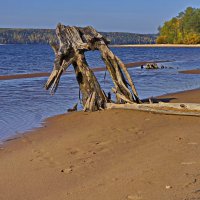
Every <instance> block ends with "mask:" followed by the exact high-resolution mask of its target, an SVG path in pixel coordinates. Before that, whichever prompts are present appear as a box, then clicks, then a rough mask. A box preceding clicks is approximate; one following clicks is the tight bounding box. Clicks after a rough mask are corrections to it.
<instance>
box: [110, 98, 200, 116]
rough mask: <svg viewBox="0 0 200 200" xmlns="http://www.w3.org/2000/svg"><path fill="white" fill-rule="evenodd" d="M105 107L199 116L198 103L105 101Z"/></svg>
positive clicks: (199, 108) (199, 105) (199, 106)
mask: <svg viewBox="0 0 200 200" xmlns="http://www.w3.org/2000/svg"><path fill="white" fill-rule="evenodd" d="M106 107H107V109H130V110H139V111H146V112H154V113H161V114H171V115H186V116H199V117H200V104H196V103H163V102H160V103H154V104H129V103H127V104H114V103H107V104H106Z"/></svg>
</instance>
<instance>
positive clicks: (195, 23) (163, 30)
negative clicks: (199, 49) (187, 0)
mask: <svg viewBox="0 0 200 200" xmlns="http://www.w3.org/2000/svg"><path fill="white" fill-rule="evenodd" d="M156 43H157V44H200V9H197V8H191V7H188V8H187V9H186V10H185V11H184V12H181V13H179V15H178V16H177V17H173V18H172V19H171V20H169V21H166V22H165V23H164V25H163V26H162V27H159V36H158V37H157V40H156Z"/></svg>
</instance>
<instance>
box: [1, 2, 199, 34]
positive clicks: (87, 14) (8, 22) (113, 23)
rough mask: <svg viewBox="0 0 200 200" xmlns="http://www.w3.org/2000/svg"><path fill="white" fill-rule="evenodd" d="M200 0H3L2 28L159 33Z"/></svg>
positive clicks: (197, 5) (196, 6)
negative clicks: (61, 27) (67, 27)
mask: <svg viewBox="0 0 200 200" xmlns="http://www.w3.org/2000/svg"><path fill="white" fill-rule="evenodd" d="M188 6H191V7H195V8H200V0H0V27H1V28H55V27H56V25H57V24H58V23H59V22H61V23H63V24H65V25H71V26H73V25H74V26H87V25H91V26H93V27H94V28H96V29H97V30H98V31H112V32H114V31H117V32H132V33H157V28H158V26H159V25H162V24H163V22H164V21H166V20H169V19H171V18H172V17H175V16H177V15H178V13H179V12H181V11H184V10H185V9H186V8H187V7H188Z"/></svg>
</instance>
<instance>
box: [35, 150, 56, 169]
mask: <svg viewBox="0 0 200 200" xmlns="http://www.w3.org/2000/svg"><path fill="white" fill-rule="evenodd" d="M32 153H33V159H31V161H34V160H35V161H40V162H43V163H44V164H46V165H47V166H49V167H56V166H58V165H59V163H58V162H56V161H55V160H54V158H53V157H52V156H50V153H49V152H47V151H45V150H43V149H41V150H37V149H33V150H32Z"/></svg>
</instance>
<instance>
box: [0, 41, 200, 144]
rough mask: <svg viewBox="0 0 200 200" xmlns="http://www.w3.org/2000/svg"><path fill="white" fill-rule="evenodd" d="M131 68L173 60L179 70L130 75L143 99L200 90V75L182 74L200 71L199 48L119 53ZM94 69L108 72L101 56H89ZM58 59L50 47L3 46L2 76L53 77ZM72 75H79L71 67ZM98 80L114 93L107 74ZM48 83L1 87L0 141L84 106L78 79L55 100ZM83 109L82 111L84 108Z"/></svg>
mask: <svg viewBox="0 0 200 200" xmlns="http://www.w3.org/2000/svg"><path fill="white" fill-rule="evenodd" d="M112 50H113V52H114V53H115V54H116V55H117V56H119V57H120V58H121V59H122V60H123V61H124V62H125V63H129V62H134V61H149V60H171V61H172V62H168V63H163V64H164V65H165V66H168V67H173V69H162V70H161V69H160V70H149V71H148V70H144V69H143V70H142V69H140V68H139V67H138V68H131V69H129V72H130V74H131V76H132V78H133V81H134V83H135V85H136V88H137V90H138V93H139V96H140V98H146V97H150V96H157V95H161V94H165V93H171V92H177V91H182V90H188V89H194V88H200V76H199V75H187V74H180V73H178V71H180V70H189V69H200V49H199V48H113V49H112ZM86 56H87V60H88V63H89V65H90V66H92V67H99V66H104V63H103V62H102V60H101V58H100V54H99V53H98V52H97V51H95V52H87V54H86ZM53 60H54V54H53V51H52V50H51V48H50V47H49V46H48V45H0V75H9V74H21V73H36V72H51V70H52V64H53ZM70 70H73V68H72V67H70ZM104 75H105V72H98V73H96V76H97V78H98V80H99V82H100V84H101V85H102V87H103V89H104V90H105V91H106V92H108V91H110V89H111V86H112V82H111V80H110V77H109V74H108V73H107V75H106V79H105V80H104V78H103V77H104ZM46 80H47V77H44V78H32V79H17V80H6V81H0V109H1V110H0V111H1V112H0V141H3V140H5V139H7V138H9V137H12V136H15V135H16V134H18V133H22V132H24V131H28V130H31V129H33V128H35V127H39V126H41V124H42V121H43V120H44V119H45V118H47V117H50V116H54V115H57V114H62V113H64V112H66V110H67V109H68V108H70V107H71V106H72V105H73V104H75V103H77V102H78V101H79V99H78V94H79V89H78V85H77V83H76V79H75V76H74V74H67V75H64V76H62V78H61V82H60V85H59V88H58V90H57V92H56V94H55V95H54V96H51V95H50V94H49V92H48V91H45V90H44V89H43V85H44V83H45V82H46ZM79 107H80V106H79Z"/></svg>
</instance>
